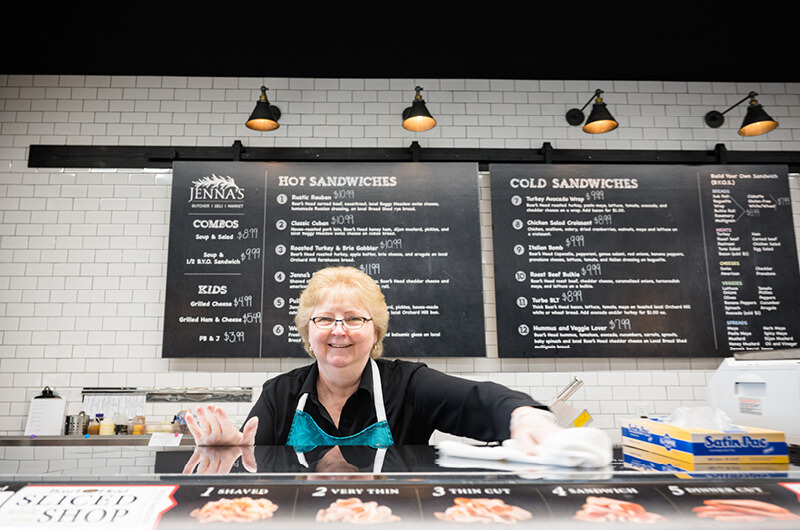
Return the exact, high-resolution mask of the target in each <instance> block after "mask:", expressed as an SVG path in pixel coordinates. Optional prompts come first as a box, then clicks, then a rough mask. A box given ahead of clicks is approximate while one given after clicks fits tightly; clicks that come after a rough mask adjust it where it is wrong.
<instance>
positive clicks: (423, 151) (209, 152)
mask: <svg viewBox="0 0 800 530" xmlns="http://www.w3.org/2000/svg"><path fill="white" fill-rule="evenodd" d="M180 161H187V162H188V161H191V162H226V161H233V162H240V161H241V162H473V163H478V164H479V167H480V169H481V170H487V169H488V166H489V164H492V163H495V164H497V163H526V164H682V165H729V164H730V165H745V164H747V165H772V164H778V165H784V164H785V165H786V166H788V169H789V172H792V173H797V172H800V151H728V150H727V148H726V147H725V146H724V145H723V144H717V145H716V146H715V148H714V149H713V150H711V151H659V150H603V149H553V147H552V146H551V145H550V143H547V142H546V143H544V144H542V147H540V148H536V149H470V148H433V147H425V148H423V147H421V146H420V145H419V143H417V142H416V141H414V142H412V143H411V145H410V146H408V147H398V148H335V147H333V148H331V147H324V148H302V147H244V146H243V145H242V143H241V141H239V140H236V141H235V142H234V143H233V145H231V146H230V147H147V146H83V145H31V146H30V149H29V153H28V167H31V168H131V169H133V168H171V167H172V164H173V163H174V162H180Z"/></svg>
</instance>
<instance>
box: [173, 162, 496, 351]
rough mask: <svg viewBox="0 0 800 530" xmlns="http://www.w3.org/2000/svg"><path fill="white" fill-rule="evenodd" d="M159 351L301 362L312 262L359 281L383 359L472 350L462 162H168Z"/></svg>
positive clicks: (476, 245) (478, 291) (474, 275)
mask: <svg viewBox="0 0 800 530" xmlns="http://www.w3.org/2000/svg"><path fill="white" fill-rule="evenodd" d="M171 215H172V217H171V222H170V251H169V265H168V273H167V300H166V307H165V323H164V330H165V331H164V353H163V354H164V356H166V357H204V356H205V357H223V356H224V357H302V356H305V355H306V353H305V352H304V351H303V349H302V347H301V344H300V342H301V340H300V336H299V334H298V333H297V330H296V329H295V327H294V323H293V318H294V315H295V314H296V312H297V306H298V302H299V296H300V293H301V292H302V290H303V289H304V288H305V286H306V285H307V284H308V280H309V279H310V278H311V275H312V274H313V273H314V272H315V271H316V270H319V269H321V268H324V267H330V266H349V267H355V268H358V269H360V270H361V271H363V272H366V273H367V274H369V275H370V276H372V277H373V278H374V279H375V280H376V282H378V284H379V285H380V286H381V289H382V291H383V292H384V294H385V296H386V301H387V304H388V307H389V311H390V323H389V332H388V334H387V340H386V355H388V356H410V357H418V356H480V355H484V354H485V346H484V344H485V340H484V336H483V297H482V281H481V262H480V233H479V221H478V191H477V166H476V165H475V164H379V163H378V164H362V163H339V164H313V163H307V164H282V163H263V164H262V163H217V164H204V163H176V164H175V172H174V176H173V193H172V212H171Z"/></svg>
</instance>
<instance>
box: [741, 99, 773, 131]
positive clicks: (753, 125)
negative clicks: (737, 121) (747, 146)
mask: <svg viewBox="0 0 800 530" xmlns="http://www.w3.org/2000/svg"><path fill="white" fill-rule="evenodd" d="M777 126H778V122H777V121H775V120H773V119H772V117H771V116H770V115H769V114H767V113H766V112H765V111H764V109H763V108H762V107H761V104H759V103H751V104H750V105H748V106H747V114H745V117H744V121H742V126H741V127H740V128H739V135H740V136H758V135H759V134H766V133H768V132H770V131H771V130H773V129H775V128H776V127H777Z"/></svg>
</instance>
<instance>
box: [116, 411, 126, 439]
mask: <svg viewBox="0 0 800 530" xmlns="http://www.w3.org/2000/svg"><path fill="white" fill-rule="evenodd" d="M114 434H128V416H126V415H125V414H123V413H121V412H117V413H116V414H114Z"/></svg>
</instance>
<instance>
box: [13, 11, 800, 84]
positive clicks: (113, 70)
mask: <svg viewBox="0 0 800 530" xmlns="http://www.w3.org/2000/svg"><path fill="white" fill-rule="evenodd" d="M28 3H29V4H30V6H18V7H14V8H12V10H14V11H16V14H15V15H14V17H13V19H6V21H5V22H6V28H4V30H3V32H2V34H0V39H1V40H0V43H1V44H2V49H3V53H2V58H0V73H8V74H98V75H108V74H111V75H159V76H160V75H176V76H184V75H188V76H233V77H332V78H346V77H355V78H412V79H420V78H422V79H425V78H467V79H487V78H488V79H543V80H547V79H556V80H558V79H563V80H571V79H577V80H583V79H586V80H659V81H740V82H743V83H747V82H797V81H800V67H798V57H797V55H798V54H797V52H798V50H799V49H800V45H799V44H798V40H797V38H796V37H795V36H794V35H793V27H792V26H793V25H794V24H796V22H794V20H796V19H797V17H796V11H797V8H792V9H789V8H786V9H785V10H784V11H783V12H782V11H780V10H776V9H773V10H772V12H770V13H758V12H757V10H755V9H753V8H745V9H739V10H738V11H736V12H731V10H732V9H733V8H732V7H731V6H729V5H724V6H722V7H721V9H725V10H727V12H724V13H723V12H719V13H714V12H713V9H711V8H709V7H701V6H697V7H695V6H692V5H691V4H690V5H688V6H684V7H681V6H680V5H676V4H675V3H674V2H673V3H668V2H663V3H647V4H645V3H642V2H636V3H631V4H630V5H629V6H627V7H626V6H623V5H622V4H621V3H619V2H617V3H610V2H609V3H606V4H605V5H598V6H597V7H593V8H588V7H585V8H581V9H579V8H577V7H574V4H575V3H574V2H560V4H565V5H567V4H568V5H569V7H560V6H542V5H539V4H540V3H538V2H527V3H525V4H524V5H526V6H530V7H519V4H520V2H517V3H511V2H505V1H494V2H486V3H485V5H480V4H476V5H473V4H470V3H454V2H453V3H451V2H447V3H442V2H439V3H436V2H433V1H429V2H427V3H424V2H415V1H406V2H380V1H375V2H369V3H367V2H349V3H346V2H342V3H334V2H328V3H325V4H322V5H315V3H314V2H294V3H293V4H292V5H293V6H295V7H275V6H273V5H271V4H273V3H272V2H263V3H257V2H251V1H250V2H244V1H241V2H236V1H229V2H226V3H218V4H215V5H214V7H213V8H211V7H198V6H200V5H202V4H200V3H185V2H176V1H173V0H163V1H162V2H159V3H153V2H146V1H145V2H138V3H130V4H123V5H120V4H119V3H114V2H104V3H93V2H83V3H76V4H74V5H73V6H70V7H61V6H54V7H46V6H44V5H42V4H41V3H38V2H28ZM700 3H701V2H699V1H697V2H695V4H700ZM442 4H444V5H442ZM4 10H5V8H4ZM666 10H668V11H666ZM746 26H749V27H753V26H758V27H760V28H762V30H761V32H760V34H761V35H768V37H766V38H763V39H761V38H748V37H746V36H745V27H746ZM743 90H749V88H747V87H744V88H743Z"/></svg>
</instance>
